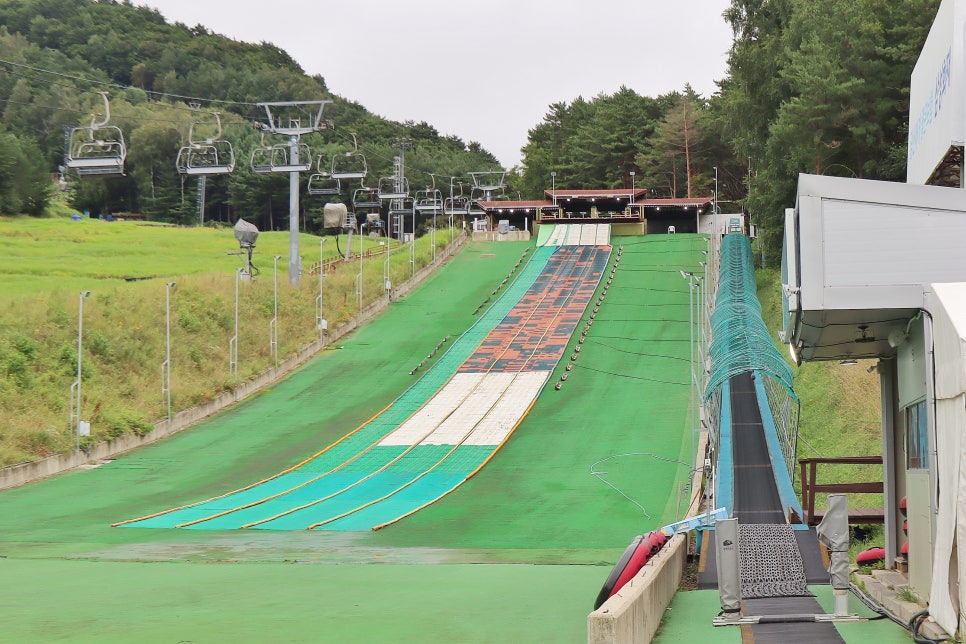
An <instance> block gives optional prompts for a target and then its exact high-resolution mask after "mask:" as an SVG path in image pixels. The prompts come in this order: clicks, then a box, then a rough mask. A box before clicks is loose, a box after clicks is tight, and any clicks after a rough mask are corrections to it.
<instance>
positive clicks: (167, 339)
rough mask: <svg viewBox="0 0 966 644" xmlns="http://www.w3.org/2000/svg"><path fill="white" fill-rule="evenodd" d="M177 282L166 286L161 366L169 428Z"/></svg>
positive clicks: (162, 388) (162, 390) (169, 425)
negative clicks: (173, 293) (173, 306)
mask: <svg viewBox="0 0 966 644" xmlns="http://www.w3.org/2000/svg"><path fill="white" fill-rule="evenodd" d="M174 287H175V282H168V283H167V284H165V285H164V352H165V358H164V362H163V363H162V364H161V395H162V397H163V401H162V402H163V403H164V408H165V415H166V416H167V417H168V427H169V428H170V427H171V289H173V288H174Z"/></svg>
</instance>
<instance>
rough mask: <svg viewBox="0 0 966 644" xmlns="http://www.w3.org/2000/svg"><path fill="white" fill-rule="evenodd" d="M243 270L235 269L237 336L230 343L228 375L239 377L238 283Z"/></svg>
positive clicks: (232, 337)
mask: <svg viewBox="0 0 966 644" xmlns="http://www.w3.org/2000/svg"><path fill="white" fill-rule="evenodd" d="M243 270H245V269H243V268H236V269H235V335H233V336H231V340H229V341H228V374H229V375H231V376H237V375H238V281H239V280H240V279H241V274H242V271H243Z"/></svg>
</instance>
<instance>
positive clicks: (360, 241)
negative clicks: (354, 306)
mask: <svg viewBox="0 0 966 644" xmlns="http://www.w3.org/2000/svg"><path fill="white" fill-rule="evenodd" d="M399 223H400V226H399V236H400V237H402V234H403V231H402V215H399ZM358 279H359V288H358V289H356V297H357V298H358V300H359V302H358V304H359V322H360V324H361V323H362V222H359V278H358Z"/></svg>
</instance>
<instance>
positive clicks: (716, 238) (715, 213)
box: [711, 166, 721, 266]
mask: <svg viewBox="0 0 966 644" xmlns="http://www.w3.org/2000/svg"><path fill="white" fill-rule="evenodd" d="M712 204H713V208H714V210H713V211H712V216H711V221H712V224H713V225H714V257H715V264H714V265H715V266H717V265H718V262H717V259H718V256H719V253H720V248H719V247H718V244H719V242H720V241H721V235H720V233H719V232H718V166H714V201H713V202H712Z"/></svg>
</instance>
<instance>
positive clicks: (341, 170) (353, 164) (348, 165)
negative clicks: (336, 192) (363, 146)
mask: <svg viewBox="0 0 966 644" xmlns="http://www.w3.org/2000/svg"><path fill="white" fill-rule="evenodd" d="M350 134H352V150H350V151H349V152H346V153H344V154H341V155H340V154H337V155H334V156H333V157H332V169H331V171H330V172H329V174H330V175H332V176H333V177H335V178H336V179H365V178H366V175H367V174H368V173H369V168H368V167H367V166H366V157H365V155H363V154H362V153H360V152H359V141H358V140H357V139H356V135H355V133H350Z"/></svg>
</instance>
